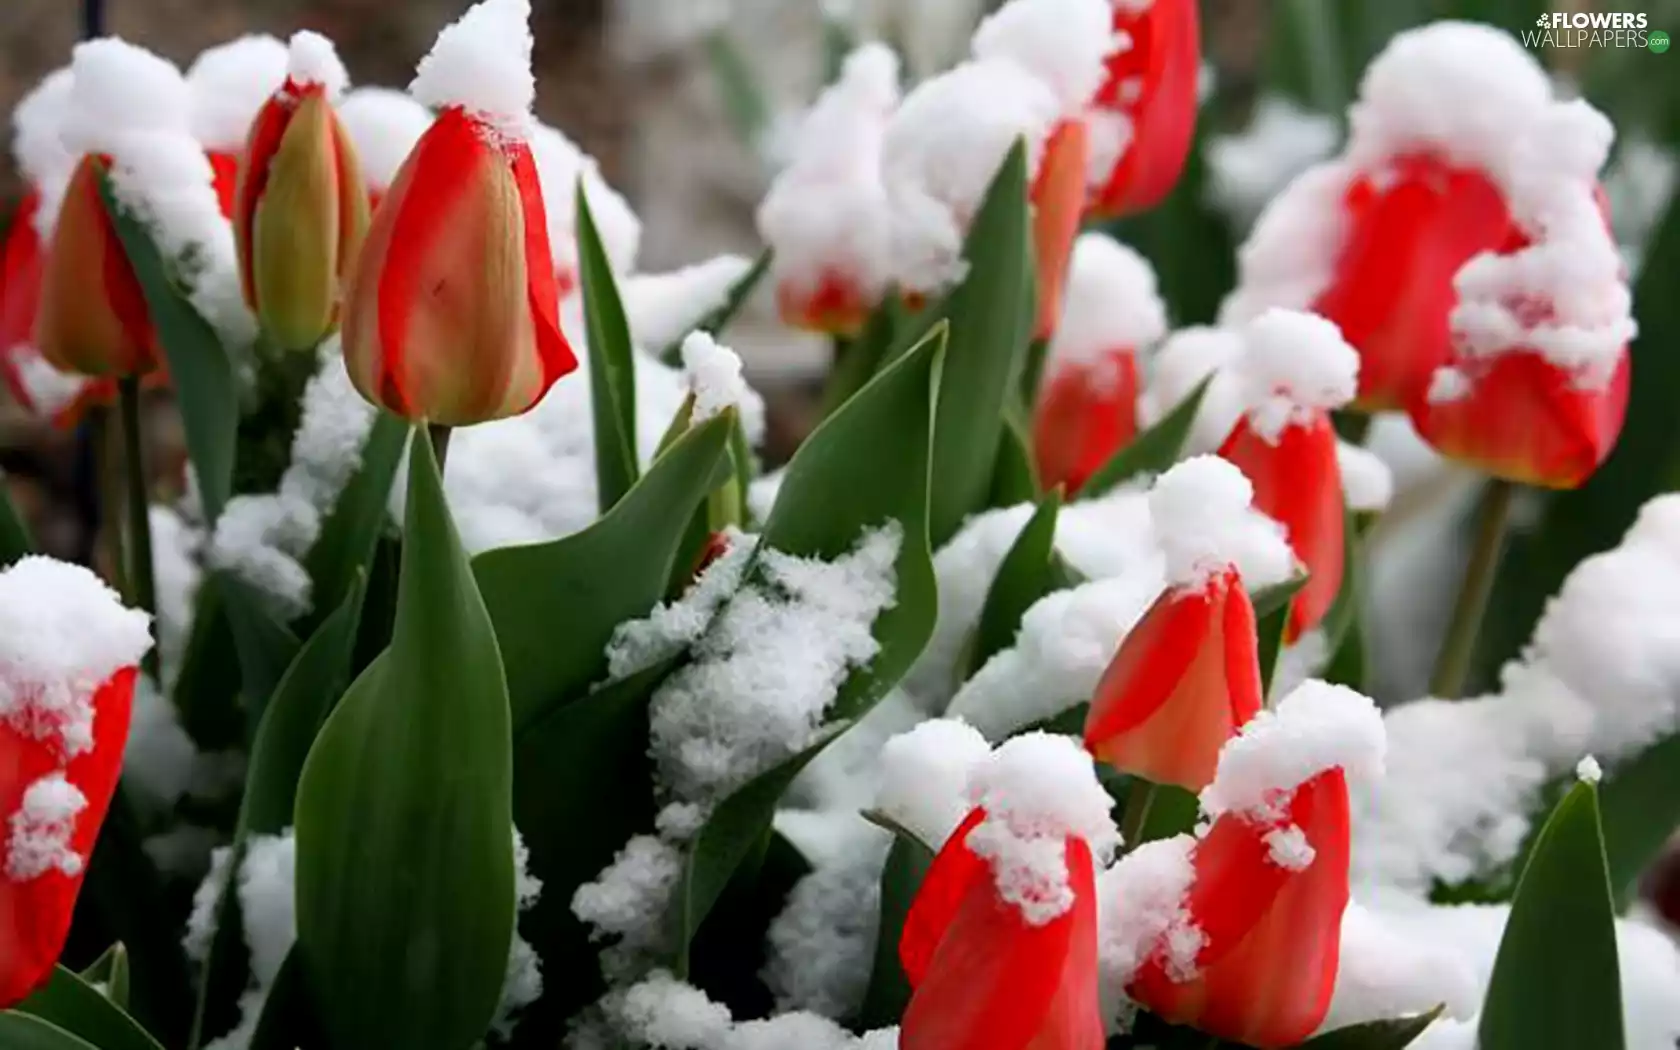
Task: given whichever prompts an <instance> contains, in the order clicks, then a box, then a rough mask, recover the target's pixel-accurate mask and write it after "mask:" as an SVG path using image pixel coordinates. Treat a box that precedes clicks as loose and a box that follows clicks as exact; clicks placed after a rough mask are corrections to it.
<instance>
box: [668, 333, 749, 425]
mask: <svg viewBox="0 0 1680 1050" xmlns="http://www.w3.org/2000/svg"><path fill="white" fill-rule="evenodd" d="M682 362H683V371H684V372H685V373H686V374H687V376H688V388H689V391H690V392H691V393H692V394H693V395H694V414H693V417H692V419H693V422H695V423H702V422H704V421H706V420H708V419H711V418H712V417H713V416H715V415H717V414H719V413H720V412H722V411H724V410H725V409H728V408H733V409H735V410H736V413H737V414H738V415H739V416H740V417H741V418H742V419H743V420H751V421H752V422H751V423H748V424H743V425H744V426H746V429H747V430H748V432H751V431H753V430H758V431H760V432H762V431H763V430H764V399H763V398H761V397H759V396H758V393H757V392H756V391H754V390H753V388H752V387H750V386H748V385H747V381H746V380H744V379H742V378H741V359H740V358H739V357H738V356H736V354H735V351H733V350H731V349H729V347H727V346H724V345H723V344H721V343H719V342H718V341H717V340H716V339H713V338H712V337H711V336H710V335H709V334H707V333H705V332H694V333H691V334H690V335H689V336H688V338H686V339H684V340H683V343H682Z"/></svg>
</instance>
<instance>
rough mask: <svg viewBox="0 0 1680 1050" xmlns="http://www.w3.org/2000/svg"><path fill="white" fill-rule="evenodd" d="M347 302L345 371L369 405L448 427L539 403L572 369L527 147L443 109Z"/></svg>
mask: <svg viewBox="0 0 1680 1050" xmlns="http://www.w3.org/2000/svg"><path fill="white" fill-rule="evenodd" d="M555 203H556V204H557V205H562V204H563V202H555ZM345 304H346V305H345V312H344V352H345V359H346V364H347V365H348V367H349V371H350V377H351V379H352V380H353V381H354V383H355V385H356V388H357V389H358V390H360V391H361V393H362V396H364V397H366V398H367V399H368V400H369V401H372V402H373V403H375V404H379V405H383V406H384V407H385V408H386V409H388V410H389V411H391V412H393V413H396V414H398V415H401V416H404V417H406V418H409V419H416V420H418V419H425V420H429V421H430V422H433V423H438V424H443V425H450V426H459V425H465V424H471V423H481V422H484V421H486V420H491V419H500V418H503V417H505V416H511V415H518V414H520V413H522V412H525V411H526V410H528V409H530V408H531V407H532V406H533V405H535V404H536V403H537V401H539V400H540V399H541V398H542V396H543V394H545V393H546V392H547V391H548V388H549V387H550V386H552V385H553V384H554V382H555V380H557V379H559V378H560V377H561V376H563V375H565V374H566V373H568V372H570V371H572V370H573V369H575V368H576V367H577V359H576V358H575V357H574V356H573V354H572V350H571V347H570V346H569V345H568V344H567V342H566V339H565V336H564V335H563V334H562V333H561V331H560V319H559V287H558V284H557V282H556V279H555V275H554V263H553V259H552V256H551V254H550V252H549V245H548V227H547V222H546V218H545V213H544V202H543V199H542V191H541V189H540V188H539V185H538V181H537V170H536V164H535V162H534V161H533V160H532V157H531V150H530V148H529V146H527V145H526V143H525V142H524V141H522V140H521V139H519V138H517V137H511V136H509V135H507V134H505V133H503V132H501V131H498V130H497V129H495V128H492V127H491V126H489V125H488V124H486V123H484V122H483V121H482V120H481V119H479V118H478V117H475V116H473V115H469V114H468V113H467V112H466V111H465V110H464V109H462V108H461V107H460V106H450V107H448V108H446V109H444V110H443V111H442V112H441V113H440V114H439V115H438V118H437V120H436V121H435V122H434V123H433V125H432V126H431V128H430V129H429V130H428V131H427V132H426V134H425V135H424V136H422V137H421V139H420V142H419V143H418V144H417V145H416V146H415V148H414V151H413V152H412V153H410V154H409V157H408V160H407V161H405V162H404V163H403V166H402V169H401V170H400V171H399V172H398V174H397V178H396V181H395V182H394V183H393V184H392V186H391V188H390V191H389V192H388V193H387V195H386V196H385V199H384V200H383V201H381V202H380V206H379V210H378V211H377V212H376V213H375V214H374V217H373V222H372V225H371V226H370V228H369V230H368V235H367V240H366V242H365V244H364V246H363V250H362V253H361V256H360V259H359V260H358V262H357V264H356V267H355V269H354V270H353V271H352V274H351V277H350V281H349V285H348V288H347V290H346V294H345Z"/></svg>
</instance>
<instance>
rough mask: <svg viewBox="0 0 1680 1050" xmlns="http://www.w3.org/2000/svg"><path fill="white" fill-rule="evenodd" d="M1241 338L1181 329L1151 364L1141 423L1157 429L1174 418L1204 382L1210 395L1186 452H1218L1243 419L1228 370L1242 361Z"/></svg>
mask: <svg viewBox="0 0 1680 1050" xmlns="http://www.w3.org/2000/svg"><path fill="white" fill-rule="evenodd" d="M1242 353H1243V340H1242V336H1240V335H1238V334H1237V333H1236V332H1235V331H1233V330H1231V329H1227V328H1213V327H1207V326H1196V327H1192V328H1181V329H1179V330H1178V331H1176V332H1174V333H1173V334H1172V335H1171V337H1169V338H1168V339H1167V341H1166V342H1164V343H1162V344H1161V346H1160V348H1159V349H1157V350H1156V351H1155V353H1154V355H1153V356H1152V357H1151V358H1150V360H1149V369H1148V380H1147V382H1146V384H1145V386H1144V389H1143V394H1142V395H1141V396H1140V397H1139V398H1138V421H1139V422H1140V423H1141V424H1142V425H1144V426H1153V425H1154V424H1156V423H1159V422H1160V421H1161V420H1162V419H1164V418H1165V417H1166V416H1168V415H1170V414H1171V413H1172V410H1173V409H1175V408H1177V407H1178V406H1179V405H1180V404H1182V403H1183V402H1184V400H1185V398H1188V397H1189V396H1190V395H1191V394H1192V393H1194V392H1195V390H1196V388H1197V387H1198V386H1200V385H1201V384H1202V382H1203V381H1204V380H1206V381H1208V389H1207V393H1206V394H1204V395H1203V396H1202V403H1201V406H1200V407H1199V408H1198V409H1197V410H1196V418H1195V420H1194V421H1193V422H1192V424H1191V427H1190V434H1189V436H1188V437H1187V438H1185V441H1184V451H1185V452H1186V453H1187V454H1191V455H1197V454H1201V453H1207V452H1217V451H1218V450H1219V446H1221V445H1223V444H1224V443H1225V438H1226V437H1227V436H1228V435H1229V434H1230V433H1231V428H1232V427H1234V426H1236V425H1237V420H1238V419H1240V418H1241V417H1242V413H1243V392H1242V384H1241V382H1240V381H1239V380H1238V377H1237V375H1236V370H1235V369H1232V368H1230V367H1228V366H1229V365H1230V364H1231V363H1232V362H1233V361H1235V360H1237V359H1238V358H1239V357H1241V356H1242Z"/></svg>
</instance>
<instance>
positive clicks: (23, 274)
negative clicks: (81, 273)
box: [0, 69, 76, 411]
mask: <svg viewBox="0 0 1680 1050" xmlns="http://www.w3.org/2000/svg"><path fill="white" fill-rule="evenodd" d="M70 87H71V77H70V71H69V70H68V69H60V70H58V71H56V72H54V73H52V74H51V75H49V76H48V77H47V78H46V79H44V80H42V81H41V82H40V83H39V84H37V85H36V86H35V87H34V88H33V89H32V90H31V91H30V92H29V94H27V95H25V96H24V98H23V100H22V101H21V102H19V103H18V106H17V109H15V110H14V111H13V112H12V125H13V127H14V128H15V132H14V134H13V136H12V151H11V152H12V160H13V161H14V162H15V163H16V164H17V167H18V171H19V172H20V173H21V174H22V176H23V179H24V183H25V190H24V194H23V199H22V200H21V201H20V202H19V203H18V209H17V211H16V212H14V213H13V215H12V222H11V227H10V229H8V230H7V233H6V244H5V249H4V252H3V253H0V378H3V379H4V380H5V383H6V386H7V387H8V388H9V389H10V390H11V392H12V395H13V396H14V397H15V398H16V399H17V401H18V403H19V404H20V405H22V406H24V407H25V408H27V409H29V410H31V411H38V409H37V406H36V404H35V401H36V399H35V398H34V397H32V396H31V390H30V384H29V382H28V377H27V376H26V375H25V372H26V370H27V368H28V365H29V363H30V361H31V360H38V355H37V354H36V351H35V350H34V340H35V316H36V313H37V310H38V308H39V306H40V302H41V276H42V273H43V270H44V268H45V266H46V248H47V245H48V243H49V242H50V240H51V237H52V230H53V225H54V222H55V221H56V219H57V217H58V201H59V198H60V197H61V196H62V195H63V192H64V184H65V181H66V180H67V179H68V178H69V176H70V172H71V170H72V169H73V168H74V167H75V164H76V157H75V155H74V154H73V153H71V152H70V151H69V150H68V149H66V148H65V146H64V142H63V140H62V139H61V138H60V135H59V133H60V131H61V130H62V127H63V123H64V114H65V111H66V109H67V107H68V104H69V101H70Z"/></svg>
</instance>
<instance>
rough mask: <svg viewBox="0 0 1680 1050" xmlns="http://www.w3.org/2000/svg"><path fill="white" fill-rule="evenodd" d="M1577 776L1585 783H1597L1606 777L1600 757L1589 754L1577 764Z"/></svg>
mask: <svg viewBox="0 0 1680 1050" xmlns="http://www.w3.org/2000/svg"><path fill="white" fill-rule="evenodd" d="M1575 777H1576V779H1577V780H1580V781H1581V782H1583V783H1586V784H1596V783H1598V782H1599V781H1600V780H1603V779H1604V769H1603V768H1602V767H1601V766H1599V764H1598V759H1596V758H1594V757H1592V756H1591V755H1588V756H1586V757H1585V758H1583V759H1581V761H1580V763H1579V764H1578V765H1576V767H1575Z"/></svg>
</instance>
